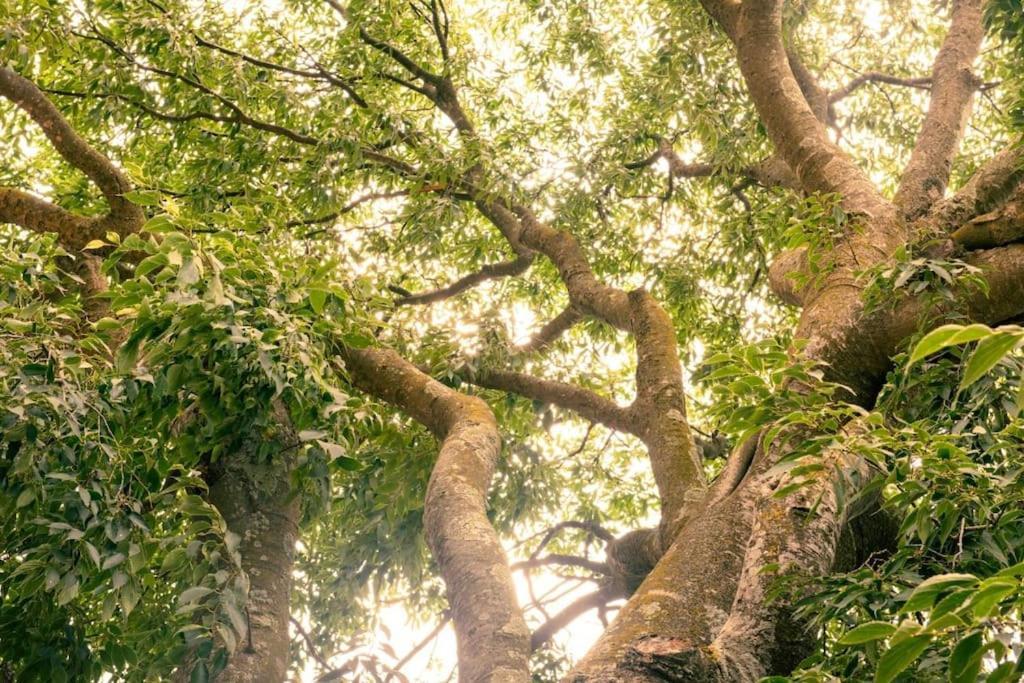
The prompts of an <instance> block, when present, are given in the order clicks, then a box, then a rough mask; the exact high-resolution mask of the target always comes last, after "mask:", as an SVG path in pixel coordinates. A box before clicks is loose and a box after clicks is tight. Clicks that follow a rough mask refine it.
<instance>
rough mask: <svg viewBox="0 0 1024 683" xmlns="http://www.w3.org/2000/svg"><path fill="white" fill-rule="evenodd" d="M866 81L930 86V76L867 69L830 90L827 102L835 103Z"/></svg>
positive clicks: (908, 86) (920, 88) (916, 86)
mask: <svg viewBox="0 0 1024 683" xmlns="http://www.w3.org/2000/svg"><path fill="white" fill-rule="evenodd" d="M868 83H886V84H888V85H900V86H903V87H906V88H917V89H919V90H931V87H932V79H931V76H924V77H921V78H902V77H900V76H891V75H889V74H884V73H880V72H878V71H868V72H866V73H863V74H861V75H860V76H857V77H856V78H854V79H853V80H852V81H850V82H849V83H847V84H846V85H844V86H843V87H842V88H839V89H838V90H833V91H832V92H830V93H829V94H828V101H829V104H835V103H836V102H839V101H840V100H843V99H845V98H847V97H849V96H850V95H852V94H853V93H854V92H856V91H857V90H859V89H860V88H861V87H862V86H864V85H867V84H868Z"/></svg>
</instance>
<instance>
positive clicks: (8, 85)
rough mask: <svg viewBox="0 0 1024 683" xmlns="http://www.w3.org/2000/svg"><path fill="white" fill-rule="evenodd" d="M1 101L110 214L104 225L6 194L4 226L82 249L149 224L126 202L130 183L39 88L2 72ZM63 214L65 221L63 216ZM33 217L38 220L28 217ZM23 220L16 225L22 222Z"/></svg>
mask: <svg viewBox="0 0 1024 683" xmlns="http://www.w3.org/2000/svg"><path fill="white" fill-rule="evenodd" d="M0 95H3V96H4V97H6V98H7V99H9V100H11V101H12V102H13V103H14V104H15V105H17V106H18V107H19V108H21V109H22V110H24V111H25V112H26V113H27V114H28V115H29V116H30V117H31V118H32V120H33V121H35V122H36V123H37V124H38V125H39V127H40V128H41V129H42V131H43V133H44V134H45V135H46V137H47V138H48V139H49V140H50V143H51V144H52V145H53V147H54V149H56V150H57V152H58V153H59V154H60V155H61V156H62V157H63V158H64V159H65V161H67V162H68V163H69V164H71V165H72V166H73V167H75V168H77V169H78V170H80V171H82V173H84V174H85V175H86V176H88V178H89V179H90V180H92V181H93V182H94V183H95V184H96V186H97V187H98V188H99V190H100V192H101V193H102V194H103V197H104V198H105V199H106V201H107V206H108V207H109V211H108V213H107V215H106V216H104V217H103V218H101V219H95V220H89V219H84V218H78V217H75V216H72V215H71V214H70V213H67V212H63V209H59V208H58V207H56V206H54V205H52V204H50V203H49V202H45V201H43V200H41V199H38V198H35V197H33V196H32V195H29V194H27V193H24V192H18V191H17V190H5V191H4V194H5V197H4V203H5V204H6V211H5V216H6V218H5V220H8V219H9V220H10V221H11V222H15V223H17V224H18V225H21V226H22V227H25V228H27V229H30V230H39V229H43V230H52V231H54V232H57V233H58V235H60V237H61V240H62V241H63V242H64V244H65V245H67V246H69V247H72V248H81V247H82V246H84V245H85V244H86V243H87V242H88V241H89V240H90V239H93V238H95V237H96V236H97V234H103V233H104V232H106V231H108V230H112V231H114V232H116V233H118V234H119V235H122V236H124V235H127V234H128V233H131V232H134V231H135V230H138V228H139V227H140V226H141V225H142V222H143V220H144V219H145V216H144V214H143V213H142V209H141V208H139V207H138V206H136V205H135V204H132V203H131V202H130V201H128V200H127V199H125V198H124V196H123V195H124V194H125V193H126V192H129V191H130V190H131V183H130V182H129V181H128V178H127V177H126V176H125V175H124V174H123V173H122V172H121V170H120V169H119V168H117V166H115V165H114V164H113V163H112V162H111V161H110V159H108V158H107V157H105V156H103V155H102V154H100V153H99V152H97V151H96V150H95V149H93V148H92V147H91V146H90V145H89V143H88V142H86V141H85V140H84V139H82V137H81V136H79V135H78V133H77V132H76V131H75V130H74V129H73V128H72V127H71V125H70V124H69V123H68V122H67V120H66V119H65V118H64V116H63V115H62V114H61V113H60V112H59V111H58V110H57V108H56V107H54V106H53V103H52V102H50V100H49V99H47V97H46V95H45V94H44V93H43V92H42V91H41V90H40V89H39V88H38V87H36V85H35V83H33V82H32V81H30V80H28V79H27V78H25V77H23V76H20V75H19V74H17V73H15V72H14V71H13V70H11V69H10V68H9V67H6V66H2V67H0ZM61 212H63V215H62V213H61ZM30 213H35V216H31V215H29V214H30ZM19 217H20V219H21V220H17V221H16V220H13V219H14V218H19Z"/></svg>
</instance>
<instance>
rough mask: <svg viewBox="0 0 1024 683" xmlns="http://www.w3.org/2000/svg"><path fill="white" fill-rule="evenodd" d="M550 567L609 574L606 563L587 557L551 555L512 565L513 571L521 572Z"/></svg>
mask: <svg viewBox="0 0 1024 683" xmlns="http://www.w3.org/2000/svg"><path fill="white" fill-rule="evenodd" d="M549 565H557V566H559V567H579V568H580V569H586V570H587V571H589V572H593V573H595V574H608V573H609V569H608V565H607V564H605V563H604V562H597V561H595V560H590V559H587V558H585V557H579V556H577V555H564V554H561V553H551V554H549V555H545V556H544V557H533V558H530V559H529V560H523V561H521V562H516V563H514V564H513V565H512V567H511V569H512V571H519V570H521V569H536V568H537V567H546V566H549Z"/></svg>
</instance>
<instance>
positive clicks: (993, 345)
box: [960, 332, 1021, 390]
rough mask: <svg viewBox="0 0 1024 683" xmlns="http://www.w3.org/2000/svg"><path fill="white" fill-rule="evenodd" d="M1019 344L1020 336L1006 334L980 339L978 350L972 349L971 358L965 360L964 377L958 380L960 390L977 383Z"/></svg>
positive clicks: (998, 333) (1000, 333) (999, 333)
mask: <svg viewBox="0 0 1024 683" xmlns="http://www.w3.org/2000/svg"><path fill="white" fill-rule="evenodd" d="M1020 342H1021V336H1020V334H1016V333H1014V334H1011V333H1008V332H997V333H995V334H993V335H992V336H991V337H986V338H985V339H982V340H981V341H980V342H979V343H978V348H976V349H974V352H973V353H972V354H971V357H970V358H969V359H968V360H967V367H966V368H965V369H964V376H963V378H962V379H961V380H960V389H961V390H963V389H966V388H967V387H969V386H971V385H972V384H974V383H975V382H977V381H978V379H980V378H981V376H982V375H984V374H985V373H986V372H988V371H989V370H991V369H992V368H993V367H994V366H995V364H996V363H998V362H999V361H1000V360H1001V359H1002V357H1003V356H1005V355H1006V354H1007V353H1009V352H1010V351H1011V350H1012V349H1013V348H1014V347H1016V346H1017V345H1018V344H1020Z"/></svg>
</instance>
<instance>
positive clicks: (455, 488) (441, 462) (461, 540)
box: [340, 348, 530, 680]
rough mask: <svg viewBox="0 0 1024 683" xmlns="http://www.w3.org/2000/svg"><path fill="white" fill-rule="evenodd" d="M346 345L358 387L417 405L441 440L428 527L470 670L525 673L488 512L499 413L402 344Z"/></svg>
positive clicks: (510, 592) (518, 627)
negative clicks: (433, 374)
mask: <svg viewBox="0 0 1024 683" xmlns="http://www.w3.org/2000/svg"><path fill="white" fill-rule="evenodd" d="M340 352H341V356H342V358H343V359H344V360H345V363H346V366H347V368H348V370H349V372H350V375H351V377H352V380H353V382H354V383H355V385H356V386H357V387H359V388H360V389H362V390H363V391H366V392H367V393H370V394H372V395H373V396H376V397H377V398H379V399H381V400H384V401H387V402H388V403H391V404H392V405H395V406H397V407H398V408H400V409H401V410H403V411H404V412H406V413H408V414H409V415H410V416H411V417H413V419H415V420H417V421H418V422H420V423H422V424H423V425H424V426H426V427H427V428H428V429H430V430H431V431H432V432H433V433H434V434H435V435H436V436H437V438H438V439H439V440H440V441H441V450H440V453H439V454H438V458H437V463H436V464H435V466H434V471H433V473H432V474H431V476H430V483H429V485H428V487H427V496H426V501H425V504H424V528H425V530H426V535H427V543H428V545H429V546H430V548H431V551H432V552H433V554H434V558H435V559H436V561H437V564H438V567H439V568H440V571H441V576H442V577H443V578H444V580H445V584H446V586H447V589H448V601H449V604H450V605H451V611H452V619H453V621H454V623H455V633H456V636H457V642H458V650H459V668H460V675H461V676H462V677H464V678H465V679H466V680H491V679H492V677H494V678H502V677H503V676H504V677H506V678H509V679H512V678H515V679H516V680H519V679H520V678H521V679H523V680H525V679H526V678H527V677H528V675H529V673H528V672H529V661H528V660H529V653H530V646H529V631H528V630H527V628H526V622H525V621H524V620H523V615H522V612H521V610H520V609H519V605H518V604H517V602H516V596H515V590H514V587H513V584H512V575H511V572H510V571H509V568H508V560H507V558H506V557H505V553H504V551H503V550H502V547H501V543H500V542H499V540H498V535H497V533H496V532H495V531H494V528H493V527H492V526H491V524H490V521H489V519H488V517H487V489H488V485H489V483H490V480H491V476H492V474H493V472H494V468H495V466H496V464H497V459H498V453H499V451H500V449H501V437H500V435H499V434H498V426H497V423H496V422H495V420H494V415H493V413H492V412H491V410H490V409H489V408H488V407H487V404H486V403H484V402H483V401H482V400H480V399H479V398H475V397H471V396H467V395H465V394H461V393H459V392H457V391H455V390H454V389H451V388H449V387H446V386H444V385H443V384H441V383H440V382H437V381H435V380H433V379H431V378H430V377H429V376H427V375H425V374H424V373H422V372H420V371H419V370H418V369H417V368H416V367H415V366H414V365H412V364H411V363H409V362H408V361H406V360H405V359H403V358H402V357H400V356H399V355H398V354H396V353H394V352H393V351H388V350H378V349H370V348H368V349H352V348H342V349H340Z"/></svg>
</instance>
